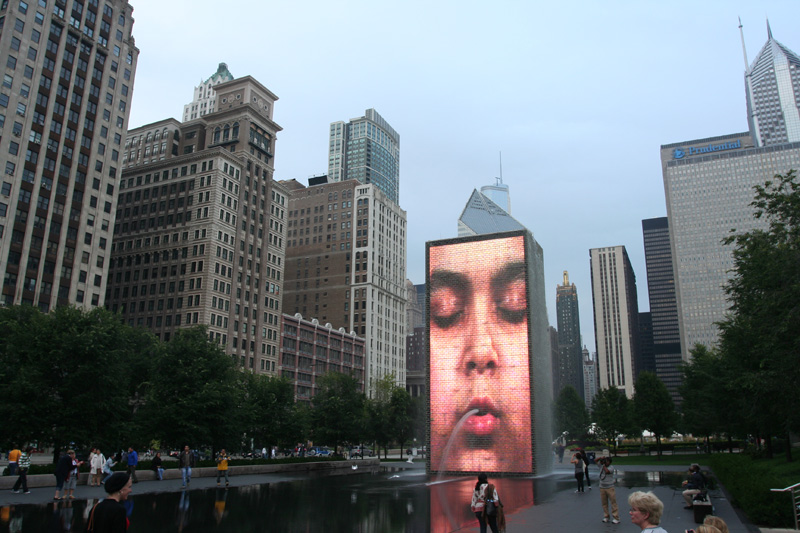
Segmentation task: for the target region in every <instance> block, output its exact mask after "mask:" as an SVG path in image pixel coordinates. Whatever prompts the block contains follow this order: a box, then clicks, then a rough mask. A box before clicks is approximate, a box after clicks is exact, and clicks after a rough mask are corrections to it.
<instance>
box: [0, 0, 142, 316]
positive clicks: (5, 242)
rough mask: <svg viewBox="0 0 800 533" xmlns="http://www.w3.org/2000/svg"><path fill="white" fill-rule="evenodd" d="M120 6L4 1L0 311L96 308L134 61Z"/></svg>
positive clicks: (127, 17) (120, 1) (127, 13)
mask: <svg viewBox="0 0 800 533" xmlns="http://www.w3.org/2000/svg"><path fill="white" fill-rule="evenodd" d="M132 12H133V8H132V7H131V5H130V4H129V3H128V2H127V1H125V0H106V1H104V2H100V3H99V4H98V2H96V1H95V2H86V3H84V2H79V1H76V0H55V1H49V2H44V1H39V2H38V3H37V2H31V1H29V2H23V1H14V2H2V6H1V7H0V20H2V21H4V22H2V32H0V51H1V52H2V55H3V57H5V58H6V59H5V60H4V64H5V66H4V76H3V86H2V87H0V132H1V133H2V135H1V136H0V153H2V154H3V156H2V159H3V163H2V165H3V171H4V174H3V177H2V180H0V181H2V183H1V184H0V185H1V188H0V272H1V273H2V275H3V288H2V294H0V304H3V305H12V304H30V305H33V306H36V307H38V308H39V309H41V310H42V311H45V312H47V311H50V310H51V309H53V308H55V307H56V306H62V305H77V306H79V307H84V308H92V307H97V306H101V305H103V299H104V295H105V292H106V285H107V282H108V266H109V263H110V257H111V237H112V230H113V226H114V215H115V212H116V209H117V194H118V192H119V188H120V183H119V181H120V175H121V173H122V169H121V167H122V164H121V162H120V155H121V151H122V143H123V138H124V137H125V131H126V128H127V125H128V115H129V113H130V109H131V98H132V96H133V82H134V77H135V74H136V64H137V59H138V57H139V50H138V49H137V48H136V46H135V43H134V39H133V36H132V34H131V30H132V28H133V18H132V16H131V14H132Z"/></svg>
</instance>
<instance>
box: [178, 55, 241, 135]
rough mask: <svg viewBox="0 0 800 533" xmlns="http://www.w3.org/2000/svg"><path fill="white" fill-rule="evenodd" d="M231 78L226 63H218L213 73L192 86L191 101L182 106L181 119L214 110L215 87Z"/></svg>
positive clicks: (185, 119) (188, 119)
mask: <svg viewBox="0 0 800 533" xmlns="http://www.w3.org/2000/svg"><path fill="white" fill-rule="evenodd" d="M232 80H233V74H231V72H230V71H229V70H228V65H226V64H225V63H220V64H219V66H218V67H217V71H216V72H215V73H214V74H212V75H211V76H209V77H208V79H206V80H205V81H201V82H200V85H198V86H197V87H195V88H194V97H193V98H192V101H191V102H189V103H188V104H186V105H185V106H183V121H184V122H189V121H190V120H194V119H196V118H199V117H202V116H203V115H207V114H208V113H213V112H214V111H216V109H217V92H216V90H215V87H216V86H217V85H219V84H220V83H224V82H226V81H232Z"/></svg>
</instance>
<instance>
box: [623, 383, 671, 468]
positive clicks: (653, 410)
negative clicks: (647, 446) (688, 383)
mask: <svg viewBox="0 0 800 533" xmlns="http://www.w3.org/2000/svg"><path fill="white" fill-rule="evenodd" d="M633 410H634V413H635V418H636V422H637V424H638V425H639V426H640V427H641V428H642V429H646V430H647V431H649V432H651V433H652V434H653V435H654V436H655V438H656V446H657V448H658V455H659V456H660V455H661V438H662V437H664V436H670V435H672V432H673V431H675V427H676V426H677V423H678V417H677V414H676V413H675V405H674V404H673V403H672V397H671V396H670V395H669V391H668V390H667V387H666V385H664V383H662V382H661V380H660V379H658V378H657V377H656V375H655V374H653V373H652V372H642V373H641V374H639V377H638V378H636V384H635V385H634V394H633Z"/></svg>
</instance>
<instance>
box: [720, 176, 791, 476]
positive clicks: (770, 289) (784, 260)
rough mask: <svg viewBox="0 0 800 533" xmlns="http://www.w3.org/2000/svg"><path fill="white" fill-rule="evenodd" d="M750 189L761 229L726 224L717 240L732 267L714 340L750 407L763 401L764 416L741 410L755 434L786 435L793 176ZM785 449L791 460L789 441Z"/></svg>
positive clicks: (788, 459) (789, 343) (760, 406)
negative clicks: (726, 308)
mask: <svg viewBox="0 0 800 533" xmlns="http://www.w3.org/2000/svg"><path fill="white" fill-rule="evenodd" d="M754 189H755V196H754V200H753V202H752V203H751V204H750V205H751V206H752V207H753V209H754V217H755V219H756V220H762V221H763V222H765V223H766V229H754V230H750V231H747V232H741V233H738V232H736V231H735V230H734V231H732V234H731V235H730V236H729V237H727V238H726V239H725V240H724V241H723V243H724V244H727V245H734V250H733V261H734V268H733V276H732V278H731V280H730V281H729V282H728V284H727V285H726V288H725V289H726V292H727V294H728V300H729V302H730V304H731V307H730V313H729V315H728V317H727V318H726V319H725V320H724V321H723V322H722V323H720V324H719V325H720V331H721V343H720V345H721V350H722V353H723V357H724V358H725V361H726V362H727V363H729V364H731V365H732V366H733V367H734V368H736V369H737V370H738V371H739V375H738V385H739V386H740V387H741V389H740V392H741V394H742V395H745V396H747V397H748V398H749V399H751V400H752V401H751V402H750V403H749V405H750V406H751V407H752V409H754V410H755V409H760V408H764V407H767V408H768V412H764V413H763V414H764V415H768V416H752V414H750V413H745V416H747V419H748V420H751V421H752V422H753V423H754V424H755V425H756V426H757V427H758V430H759V432H761V436H765V437H769V436H770V435H773V434H782V435H785V436H786V438H787V439H788V438H789V434H790V433H791V432H793V431H794V432H797V431H800V398H798V396H797V394H796V383H797V382H798V379H800V364H798V362H800V360H799V359H798V353H800V350H798V347H800V333H798V332H800V183H798V180H797V175H796V172H795V171H794V170H792V171H789V172H788V173H786V174H785V175H780V174H778V175H776V176H774V178H773V179H771V180H768V181H766V182H765V183H764V185H758V186H756V187H754ZM765 433H766V435H765ZM767 440H768V442H769V440H770V439H769V438H767ZM786 454H787V455H786V458H787V461H791V460H792V455H791V446H786Z"/></svg>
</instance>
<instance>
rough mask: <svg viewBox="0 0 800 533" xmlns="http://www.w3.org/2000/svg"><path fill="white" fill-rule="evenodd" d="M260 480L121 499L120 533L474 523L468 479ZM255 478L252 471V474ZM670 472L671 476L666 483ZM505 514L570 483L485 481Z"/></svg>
mask: <svg viewBox="0 0 800 533" xmlns="http://www.w3.org/2000/svg"><path fill="white" fill-rule="evenodd" d="M682 476H685V475H684V474H680V473H679V474H677V475H674V474H671V473H666V474H665V473H658V472H653V473H648V472H634V473H628V474H625V475H623V476H620V477H619V483H620V484H621V485H623V486H626V485H630V486H640V487H641V486H647V485H672V484H674V485H676V486H680V481H681V479H682ZM261 477H262V478H263V479H266V480H269V482H264V483H258V484H253V485H247V486H237V487H231V488H230V489H224V488H216V487H209V488H197V489H193V490H188V491H176V492H158V493H143V494H136V493H135V488H134V495H133V496H132V497H131V499H130V500H129V502H128V508H129V517H130V521H131V526H130V529H129V530H128V531H129V533H158V532H166V531H170V532H174V531H178V532H186V533H190V532H205V531H213V532H237V533H242V532H257V531H259V532H260V531H279V532H325V533H335V532H348V533H349V532H365V533H366V532H371V533H372V532H387V533H391V532H417V531H437V532H439V531H456V530H458V529H461V528H464V527H473V526H475V525H476V524H477V522H476V521H475V517H474V515H473V514H472V513H471V512H470V509H469V501H470V497H471V493H472V489H473V488H474V486H475V478H474V477H467V478H465V477H459V478H454V477H445V478H443V479H442V480H438V479H437V478H436V477H431V476H428V475H427V474H426V473H425V471H424V470H422V469H404V468H395V467H381V466H375V467H371V468H363V469H361V470H359V472H358V473H349V472H348V473H347V474H346V475H337V474H333V473H331V472H326V473H325V474H324V475H314V476H309V475H308V474H303V475H302V476H301V475H297V476H291V475H288V476H287V475H282V476H274V477H273V476H261ZM252 478H253V480H254V482H257V481H258V480H259V477H256V476H253V477H252ZM673 478H674V479H673ZM493 482H495V483H496V485H497V490H498V492H499V493H500V494H501V495H502V499H503V503H504V506H505V507H504V510H505V512H506V515H511V514H513V513H515V512H517V511H519V510H520V509H524V508H528V507H530V506H531V505H535V504H538V503H542V502H546V501H547V500H548V499H550V497H552V495H553V494H554V493H555V492H557V491H561V490H570V491H571V490H572V489H574V483H575V481H574V479H572V478H571V477H570V476H567V475H564V474H556V475H554V476H550V477H546V478H540V479H531V478H504V479H494V480H493ZM94 503H96V501H95V500H88V501H87V500H75V501H74V502H67V503H64V502H51V503H47V504H44V505H18V506H13V507H9V506H6V507H3V508H2V510H0V532H3V533H4V532H6V531H9V532H27V531H31V532H45V531H47V532H64V531H83V530H84V528H85V525H86V520H87V518H88V514H89V510H90V509H91V506H92V505H94Z"/></svg>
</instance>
